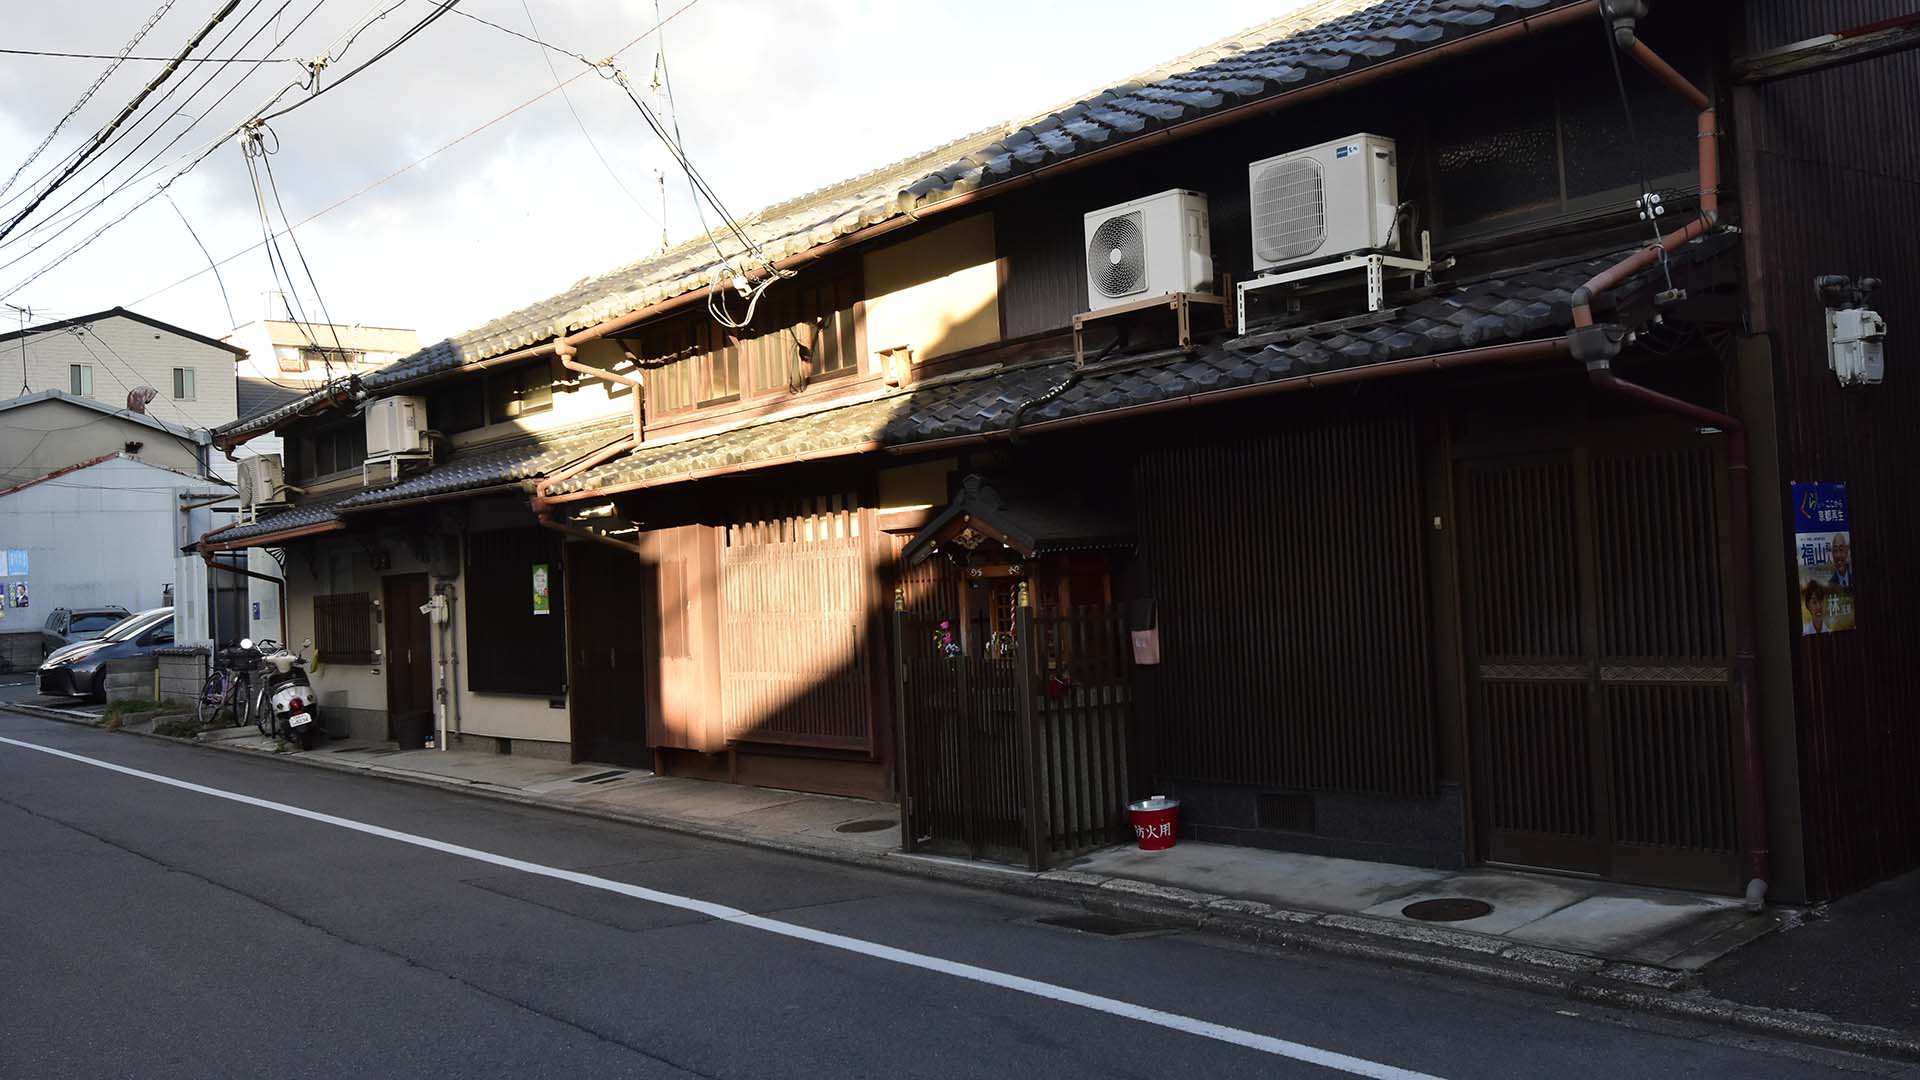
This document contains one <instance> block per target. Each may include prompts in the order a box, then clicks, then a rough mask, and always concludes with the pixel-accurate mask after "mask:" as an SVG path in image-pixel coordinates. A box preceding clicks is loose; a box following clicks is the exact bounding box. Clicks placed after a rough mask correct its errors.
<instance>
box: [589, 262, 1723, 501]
mask: <svg viewBox="0 0 1920 1080" xmlns="http://www.w3.org/2000/svg"><path fill="white" fill-rule="evenodd" d="M1736 243H1737V240H1736V238H1734V237H1732V236H1725V235H1723V236H1715V237H1712V238H1710V239H1709V240H1707V241H1704V242H1702V243H1697V244H1693V245H1689V246H1688V247H1687V248H1684V249H1683V250H1682V251H1681V252H1680V253H1679V254H1678V255H1676V256H1675V258H1674V260H1673V261H1674V265H1675V266H1676V267H1685V266H1687V265H1691V264H1696V263H1699V262H1703V261H1705V260H1707V259H1710V258H1713V257H1715V256H1717V255H1720V254H1721V253H1723V252H1726V251H1727V250H1729V249H1730V248H1731V247H1733V246H1734V245H1735V244H1736ZM1625 254H1628V252H1619V253H1614V254H1609V255H1605V256H1602V257H1598V258H1587V259H1580V260H1576V261H1571V262H1562V263H1557V264H1552V265H1547V266H1534V267H1530V268H1525V269H1520V270H1516V271H1511V272H1507V273H1502V274H1496V275H1491V276H1488V277H1485V278H1481V279H1478V280H1475V281H1471V282H1465V283H1460V284H1454V285H1449V286H1441V287H1440V288H1438V289H1437V290H1436V291H1434V292H1433V294H1432V295H1429V296H1427V297H1426V298H1425V299H1418V300H1415V301H1413V302H1410V303H1407V304H1405V305H1403V306H1401V307H1398V308H1391V309H1388V310H1385V311H1382V312H1380V313H1378V315H1377V316H1374V317H1372V318H1370V319H1359V320H1356V319H1345V320H1340V321H1338V322H1334V323H1321V324H1317V325H1314V326H1304V327H1299V328H1297V329H1293V330H1284V331H1278V332H1274V333H1267V334H1255V335H1251V336H1250V337H1249V338H1246V339H1236V340H1233V341H1223V342H1218V343H1213V344H1203V345H1202V346H1200V347H1199V348H1197V349H1196V350H1195V351H1194V352H1193V353H1192V354H1183V353H1177V352H1176V353H1173V354H1171V355H1168V354H1166V353H1157V354H1152V355H1150V356H1146V357H1122V358H1119V359H1115V360H1110V361H1107V362H1104V363H1100V364H1089V365H1088V366H1087V368H1086V369H1085V372H1084V374H1083V376H1082V378H1081V379H1080V381H1079V382H1078V383H1076V384H1075V385H1074V386H1072V387H1071V388H1069V389H1068V390H1066V391H1065V392H1063V393H1061V394H1060V395H1059V396H1057V397H1055V398H1054V399H1053V400H1051V401H1048V402H1047V403H1046V404H1044V405H1040V406H1037V407H1034V408H1032V409H1030V410H1029V411H1028V412H1027V413H1026V414H1025V415H1024V416H1023V417H1022V423H1023V424H1035V423H1040V422H1042V421H1048V420H1060V419H1065V418H1067V417H1073V416H1081V415H1086V414H1091V413H1098V412H1106V411H1110V410H1113V409H1119V408H1125V407H1127V406H1132V405H1144V404H1149V403H1152V402H1156V401H1166V400H1170V399H1174V398H1181V397H1186V396H1188V395H1191V394H1196V393H1202V392H1206V391H1212V390H1223V389H1227V388H1229V387H1236V386H1251V385H1254V384H1256V383H1264V382H1274V381H1278V380H1282V379H1289V378H1295V377H1298V376H1303V375H1311V374H1317V373H1321V372H1326V371H1331V370H1334V369H1336V368H1347V367H1357V366H1361V365H1365V364H1373V363H1380V362H1384V361H1390V360H1403V359H1410V358H1414V357H1420V356H1430V355H1435V354H1438V353H1443V352H1451V351H1454V350H1457V349H1469V348H1476V347H1480V346H1487V345H1498V344H1504V343H1507V342H1514V341H1525V340H1529V339H1533V338H1541V337H1547V336H1551V335H1553V334H1557V333H1564V332H1565V331H1567V330H1569V329H1571V328H1572V325H1573V312H1572V301H1571V297H1572V294H1573V291H1574V290H1575V289H1577V288H1579V287H1580V286H1581V285H1583V284H1585V283H1586V282H1587V281H1588V280H1589V279H1591V278H1592V277H1593V276H1594V275H1595V274H1597V273H1599V272H1600V271H1601V270H1603V269H1605V268H1606V267H1608V266H1611V265H1613V264H1614V263H1616V262H1618V261H1619V259H1620V258H1621V257H1622V256H1623V255H1625ZM1664 287H1665V282H1664V279H1663V278H1662V276H1661V275H1660V272H1659V271H1658V270H1653V271H1647V272H1644V273H1642V274H1640V275H1638V276H1636V277H1634V278H1631V279H1629V280H1628V281H1627V282H1626V283H1624V284H1623V285H1622V286H1621V287H1619V288H1618V289H1615V290H1614V291H1613V292H1612V293H1610V294H1609V295H1608V297H1607V298H1605V300H1606V301H1607V302H1608V303H1612V304H1616V305H1622V306H1624V305H1626V304H1629V303H1631V304H1633V305H1635V306H1638V305H1639V304H1640V303H1643V302H1644V300H1645V298H1646V297H1647V296H1649V295H1650V294H1651V293H1652V292H1654V291H1656V290H1657V289H1658V288H1664ZM1597 307H1598V309H1599V313H1601V314H1606V313H1607V312H1608V311H1609V310H1610V309H1609V308H1608V306H1607V303H1603V304H1601V305H1597ZM1356 324H1357V325H1356ZM1274 338H1279V340H1270V339H1274ZM1072 371H1073V359H1072V355H1071V352H1070V351H1066V352H1063V353H1061V354H1059V355H1056V356H1054V357H1051V358H1047V359H1042V360H1039V361H1037V362H1031V363H1023V364H1010V365H1004V366H1000V367H997V368H996V367H989V368H985V369H982V370H981V371H980V372H979V373H978V374H974V375H971V376H968V377H959V378H954V379H950V380H947V381H944V382H940V383H938V384H937V385H929V386H923V387H918V388H909V389H906V390H903V391H900V392H898V393H895V394H891V395H889V396H887V397H883V398H880V399H877V400H870V401H861V402H858V403H855V404H850V405H847V406H844V407H841V408H836V409H831V410H827V411H823V412H817V413H813V414H810V415H805V416H797V417H789V418H785V419H773V420H769V421H766V422H763V423H760V424H758V425H754V426H751V427H744V428H740V429H737V430H734V431H729V432H724V433H719V434H714V435H707V436H702V437H696V438H690V439H686V440H683V441H680V442H674V443H666V444H662V445H659V446H656V447H648V448H644V449H641V450H639V451H637V452H635V453H632V454H628V455H626V456H624V457H621V458H616V459H615V460H613V461H611V462H609V463H607V464H605V465H602V466H600V467H599V468H596V469H591V470H589V471H587V472H585V473H582V474H581V475H579V476H577V477H574V478H572V479H570V480H567V481H565V482H563V483H560V484H556V485H554V488H553V491H554V493H555V494H562V495H563V494H567V493H570V492H577V491H583V490H586V489H589V488H617V487H628V486H649V485H654V484H660V483H670V482H673V481H674V480H677V479H679V478H682V477H686V476H689V475H693V474H699V473H704V472H712V471H715V470H725V469H733V468H749V467H755V466H756V465H764V464H770V463H774V462H777V461H780V460H782V459H785V458H791V457H795V456H798V455H806V454H812V455H818V454H822V453H827V452H832V451H835V450H843V449H852V448H858V447H862V446H867V445H871V444H879V445H881V446H889V447H891V446H907V445H910V444H913V443H921V442H929V441H932V440H935V439H945V438H950V437H955V436H966V435H979V434H982V433H985V432H993V431H1004V430H1006V429H1007V428H1008V427H1009V426H1010V425H1011V424H1012V422H1013V418H1014V414H1015V412H1016V410H1018V409H1019V407H1020V405H1021V403H1022V402H1025V401H1029V400H1032V399H1036V398H1039V397H1041V396H1042V395H1044V394H1046V393H1047V391H1048V390H1050V389H1051V388H1053V387H1055V386H1058V385H1059V384H1060V383H1062V382H1063V381H1065V380H1066V378H1067V376H1068V375H1070V374H1071V373H1072Z"/></svg>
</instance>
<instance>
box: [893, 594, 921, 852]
mask: <svg viewBox="0 0 1920 1080" xmlns="http://www.w3.org/2000/svg"><path fill="white" fill-rule="evenodd" d="M907 698H908V694H907V598H906V593H905V592H904V591H902V590H901V588H900V587H899V586H897V585H896V586H894V589H893V715H894V721H893V722H894V726H895V728H896V729H897V730H896V732H895V734H896V738H895V739H894V747H895V753H897V754H898V755H899V758H898V760H897V761H895V762H894V768H895V769H897V770H899V774H900V787H899V791H900V850H901V851H915V850H917V845H916V842H915V838H914V835H913V831H914V830H913V795H914V784H913V743H912V741H911V734H910V732H911V728H912V726H913V725H911V724H909V723H908V722H907Z"/></svg>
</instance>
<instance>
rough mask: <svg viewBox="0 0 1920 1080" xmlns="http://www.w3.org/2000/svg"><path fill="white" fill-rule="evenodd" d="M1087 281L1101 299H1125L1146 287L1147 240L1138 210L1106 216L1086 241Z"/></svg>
mask: <svg viewBox="0 0 1920 1080" xmlns="http://www.w3.org/2000/svg"><path fill="white" fill-rule="evenodd" d="M1087 278H1088V280H1090V281H1092V282H1093V287H1094V288H1096V289H1098V290H1100V295H1101V296H1107V297H1113V296H1127V295H1129V294H1132V293H1137V292H1139V291H1141V290H1142V289H1145V288H1146V287H1147V240H1146V234H1145V233H1144V232H1142V231H1141V228H1140V211H1138V210H1135V211H1133V212H1132V213H1128V214H1120V215H1117V216H1115V217H1110V218H1108V219H1107V220H1105V221H1103V222H1101V223H1100V225H1099V226H1098V227H1097V228H1095V229H1094V230H1093V239H1092V240H1090V241H1088V242H1087Z"/></svg>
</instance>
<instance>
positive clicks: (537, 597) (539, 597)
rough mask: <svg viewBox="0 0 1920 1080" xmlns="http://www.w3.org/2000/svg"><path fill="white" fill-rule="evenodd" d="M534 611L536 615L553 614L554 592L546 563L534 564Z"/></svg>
mask: <svg viewBox="0 0 1920 1080" xmlns="http://www.w3.org/2000/svg"><path fill="white" fill-rule="evenodd" d="M533 613H534V614H535V615H551V614H553V592H552V589H551V585H550V579H549V576H548V573H547V564H546V563H534V564H533Z"/></svg>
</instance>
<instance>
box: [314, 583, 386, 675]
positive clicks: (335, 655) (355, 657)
mask: <svg viewBox="0 0 1920 1080" xmlns="http://www.w3.org/2000/svg"><path fill="white" fill-rule="evenodd" d="M313 647H314V648H315V649H316V650H318V651H319V655H320V659H321V660H322V661H324V662H325V663H329V664H371V663H373V662H374V653H373V597H372V596H371V595H370V594H368V593H335V594H332V595H328V596H316V597H314V598H313Z"/></svg>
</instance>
